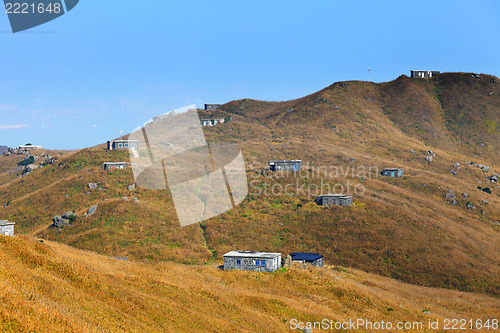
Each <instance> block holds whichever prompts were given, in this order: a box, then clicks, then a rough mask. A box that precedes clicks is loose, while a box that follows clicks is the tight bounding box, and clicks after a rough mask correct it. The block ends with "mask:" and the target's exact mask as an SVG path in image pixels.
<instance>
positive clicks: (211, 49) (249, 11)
mask: <svg viewBox="0 0 500 333" xmlns="http://www.w3.org/2000/svg"><path fill="white" fill-rule="evenodd" d="M2 8H3V7H2ZM499 36H500V1H498V0H484V1H481V0H478V1H470V0H469V1H462V0H450V1H446V0H445V1H439V0H432V1H429V0H419V1H402V0H396V1H388V0H384V1H383V0H379V1H373V0H368V1H334V0H328V1H326V0H325V1H319V0H318V1H314V0H311V1H303V0H302V1H294V0H289V1H281V0H275V1H260V0H253V1H245V0H232V1H222V0H220V1H219V0H216V1H206V0H200V1H188V0H184V1H165V0H156V1H155V0H141V1H123V0H122V1H115V0H107V1H97V0H81V1H80V3H79V4H78V5H77V6H76V7H75V8H74V9H73V10H72V11H70V12H69V13H67V14H65V15H63V16H62V17H60V18H58V19H56V20H54V21H51V22H49V23H46V24H44V25H41V26H39V27H35V28H33V29H31V30H27V31H25V32H19V33H16V34H13V33H12V32H11V30H10V26H9V22H8V18H7V15H6V14H5V12H4V11H3V10H2V11H1V12H0V43H1V44H0V45H1V48H0V73H1V74H0V144H4V145H9V146H13V147H14V146H18V145H20V144H25V143H27V142H30V143H33V144H41V145H43V146H46V147H47V148H57V149H74V148H83V147H88V146H92V145H96V144H99V143H102V142H105V141H106V140H108V139H110V138H115V137H117V136H118V135H119V134H120V132H119V131H120V128H121V129H122V130H123V131H124V132H125V133H127V132H130V131H131V130H133V129H134V128H135V127H136V126H138V125H140V124H142V123H143V122H144V121H147V120H149V119H150V118H152V117H153V116H155V115H158V114H161V113H165V112H168V111H170V110H172V109H175V108H179V107H182V106H185V105H188V104H196V105H197V106H202V105H203V103H225V102H228V101H230V100H234V99H240V98H254V99H262V100H287V99H294V98H299V97H302V96H304V95H307V94H310V93H313V92H315V91H318V90H320V89H322V88H324V87H326V86H328V85H330V84H332V83H333V82H336V81H342V80H368V68H371V80H372V81H375V82H382V81H390V80H393V79H395V78H396V77H398V76H399V75H401V74H406V75H409V71H410V69H430V70H440V71H464V72H477V73H488V74H493V75H496V76H500V56H499V55H500V42H499Z"/></svg>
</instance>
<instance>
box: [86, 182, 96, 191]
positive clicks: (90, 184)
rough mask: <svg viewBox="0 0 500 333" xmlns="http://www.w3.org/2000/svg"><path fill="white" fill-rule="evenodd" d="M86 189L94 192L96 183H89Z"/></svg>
mask: <svg viewBox="0 0 500 333" xmlns="http://www.w3.org/2000/svg"><path fill="white" fill-rule="evenodd" d="M87 186H88V188H89V189H91V190H95V189H97V183H89V184H88V185H87Z"/></svg>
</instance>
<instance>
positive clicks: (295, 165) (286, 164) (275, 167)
mask: <svg viewBox="0 0 500 333" xmlns="http://www.w3.org/2000/svg"><path fill="white" fill-rule="evenodd" d="M269 170H271V171H300V170H302V160H281V161H269Z"/></svg>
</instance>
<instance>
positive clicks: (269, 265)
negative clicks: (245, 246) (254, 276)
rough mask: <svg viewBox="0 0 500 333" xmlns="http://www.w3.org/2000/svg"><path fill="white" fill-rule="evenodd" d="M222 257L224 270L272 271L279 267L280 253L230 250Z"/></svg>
mask: <svg viewBox="0 0 500 333" xmlns="http://www.w3.org/2000/svg"><path fill="white" fill-rule="evenodd" d="M223 258H224V270H230V269H236V270H241V271H258V272H274V271H276V270H277V269H280V268H281V253H268V252H256V251H231V252H228V253H226V254H225V255H224V256H223Z"/></svg>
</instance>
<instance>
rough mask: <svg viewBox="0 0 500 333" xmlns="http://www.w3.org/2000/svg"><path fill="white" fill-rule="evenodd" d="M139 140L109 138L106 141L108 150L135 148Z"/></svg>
mask: <svg viewBox="0 0 500 333" xmlns="http://www.w3.org/2000/svg"><path fill="white" fill-rule="evenodd" d="M138 146H139V140H121V139H120V140H110V141H108V146H107V148H108V150H121V149H132V150H137V148H138Z"/></svg>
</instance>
